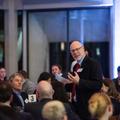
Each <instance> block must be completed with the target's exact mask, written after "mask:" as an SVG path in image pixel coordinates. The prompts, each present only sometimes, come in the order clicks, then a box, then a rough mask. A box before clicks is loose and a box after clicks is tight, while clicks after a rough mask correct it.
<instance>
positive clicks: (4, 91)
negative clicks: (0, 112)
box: [0, 81, 12, 104]
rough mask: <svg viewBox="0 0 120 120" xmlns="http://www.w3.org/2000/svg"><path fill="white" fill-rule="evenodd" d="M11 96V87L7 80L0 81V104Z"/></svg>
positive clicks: (8, 100)
mask: <svg viewBox="0 0 120 120" xmlns="http://www.w3.org/2000/svg"><path fill="white" fill-rule="evenodd" d="M11 97H12V88H11V86H10V84H9V83H8V82H5V81H3V82H1V84H0V104H4V103H8V104H10V100H11Z"/></svg>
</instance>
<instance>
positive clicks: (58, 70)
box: [51, 64, 62, 75]
mask: <svg viewBox="0 0 120 120" xmlns="http://www.w3.org/2000/svg"><path fill="white" fill-rule="evenodd" d="M51 72H52V74H53V75H56V74H60V73H61V72H62V67H61V66H60V65H59V64H54V65H52V67H51Z"/></svg>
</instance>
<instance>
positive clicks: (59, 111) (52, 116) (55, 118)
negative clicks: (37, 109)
mask: <svg viewBox="0 0 120 120" xmlns="http://www.w3.org/2000/svg"><path fill="white" fill-rule="evenodd" d="M42 116H43V118H44V119H45V120H68V119H67V114H66V110H65V107H64V105H63V103H62V102H60V101H50V102H48V103H46V104H45V105H44V107H43V110H42Z"/></svg>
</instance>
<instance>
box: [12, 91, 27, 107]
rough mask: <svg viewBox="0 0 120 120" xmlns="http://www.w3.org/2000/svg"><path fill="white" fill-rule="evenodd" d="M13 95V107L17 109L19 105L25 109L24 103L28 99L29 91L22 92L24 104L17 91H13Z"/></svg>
mask: <svg viewBox="0 0 120 120" xmlns="http://www.w3.org/2000/svg"><path fill="white" fill-rule="evenodd" d="M12 95H13V99H12V102H11V106H12V107H13V108H15V109H16V108H17V107H21V108H23V109H24V105H25V104H26V102H25V101H26V100H27V99H28V95H27V93H25V92H20V95H21V97H22V99H23V102H24V105H23V104H22V102H21V100H20V98H19V97H18V95H17V93H15V92H13V93H12Z"/></svg>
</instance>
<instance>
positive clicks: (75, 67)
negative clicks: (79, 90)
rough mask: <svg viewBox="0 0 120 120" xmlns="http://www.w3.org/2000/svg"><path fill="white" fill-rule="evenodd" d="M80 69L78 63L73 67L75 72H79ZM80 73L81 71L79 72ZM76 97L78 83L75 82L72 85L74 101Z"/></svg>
mask: <svg viewBox="0 0 120 120" xmlns="http://www.w3.org/2000/svg"><path fill="white" fill-rule="evenodd" d="M79 69H80V64H79V63H76V64H75V65H74V67H73V73H74V72H77V71H78V70H79ZM77 73H78V74H79V75H80V72H77ZM75 97H76V84H73V87H72V101H75V99H76V98H75Z"/></svg>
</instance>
